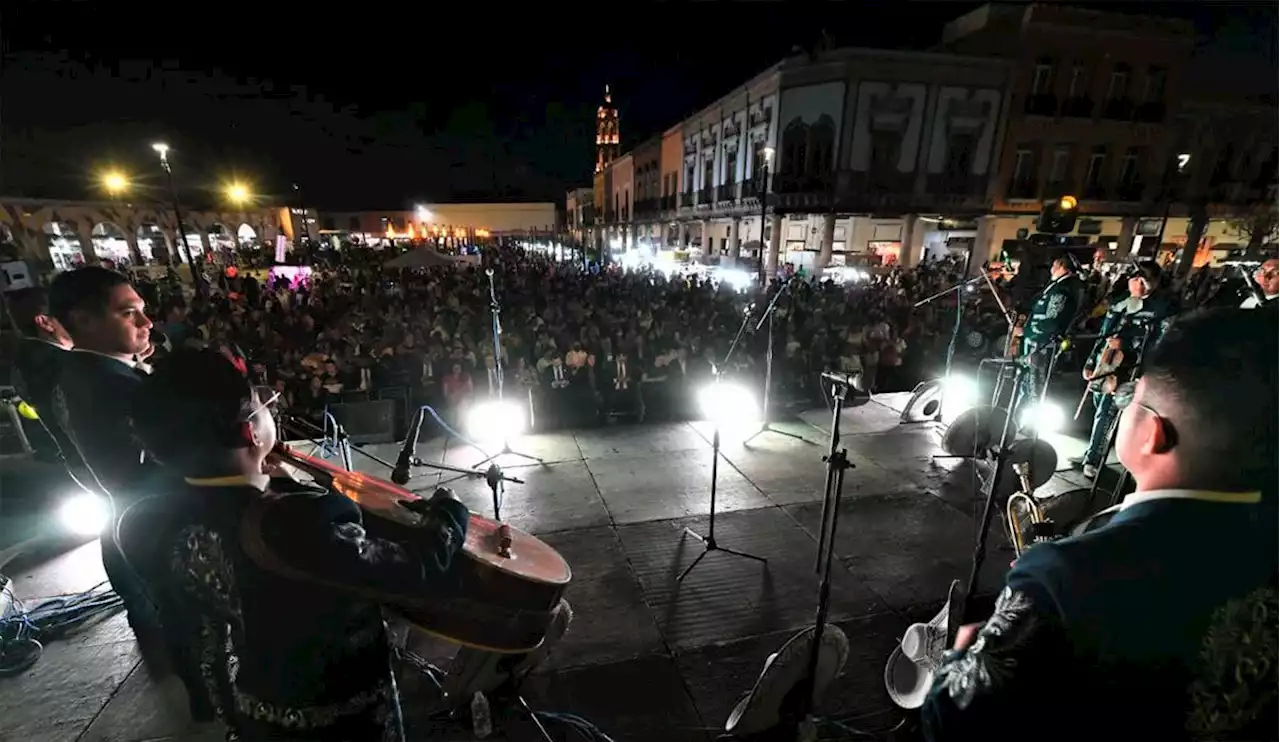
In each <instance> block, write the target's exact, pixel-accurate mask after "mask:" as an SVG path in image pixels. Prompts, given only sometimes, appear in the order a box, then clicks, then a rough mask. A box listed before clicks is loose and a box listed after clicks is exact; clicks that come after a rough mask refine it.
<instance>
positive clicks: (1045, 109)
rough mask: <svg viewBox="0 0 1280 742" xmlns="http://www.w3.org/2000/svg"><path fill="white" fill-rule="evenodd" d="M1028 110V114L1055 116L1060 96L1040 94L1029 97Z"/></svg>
mask: <svg viewBox="0 0 1280 742" xmlns="http://www.w3.org/2000/svg"><path fill="white" fill-rule="evenodd" d="M1026 112H1027V115H1028V116H1053V115H1055V114H1057V113H1058V97H1057V96H1056V95H1048V94H1043V93H1042V94H1040V95H1032V96H1030V97H1028V98H1027V107H1026Z"/></svg>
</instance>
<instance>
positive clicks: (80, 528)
mask: <svg viewBox="0 0 1280 742" xmlns="http://www.w3.org/2000/svg"><path fill="white" fill-rule="evenodd" d="M58 521H59V522H60V523H61V524H62V527H63V528H64V529H66V530H67V532H69V533H71V534H74V535H76V536H97V535H99V534H101V533H102V531H103V529H105V528H106V527H107V524H108V523H110V522H111V507H110V506H109V505H108V503H107V501H106V499H105V498H104V497H102V496H101V495H95V494H93V493H92V492H81V493H79V494H76V495H72V496H71V497H69V498H67V499H66V500H64V501H63V503H62V506H61V507H60V508H58Z"/></svg>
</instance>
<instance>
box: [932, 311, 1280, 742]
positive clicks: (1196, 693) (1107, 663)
mask: <svg viewBox="0 0 1280 742" xmlns="http://www.w3.org/2000/svg"><path fill="white" fill-rule="evenodd" d="M1278 354H1280V344H1278V343H1277V333H1276V331H1275V323H1274V318H1272V317H1268V316H1266V313H1263V312H1250V311H1244V310H1238V309H1227V310H1215V311H1212V312H1199V313H1196V314H1193V315H1189V316H1187V317H1185V318H1183V319H1180V320H1178V321H1176V322H1174V323H1173V325H1172V326H1171V327H1170V329H1169V330H1168V332H1167V333H1166V334H1165V336H1164V338H1163V339H1162V341H1161V342H1160V344H1159V345H1158V346H1157V347H1156V348H1155V349H1154V350H1153V351H1152V353H1151V355H1150V356H1149V358H1148V360H1147V363H1146V372H1145V374H1144V375H1143V376H1142V378H1140V379H1139V380H1138V381H1137V383H1136V384H1134V385H1126V387H1127V388H1125V389H1122V390H1121V391H1120V392H1119V393H1118V394H1117V398H1118V400H1119V402H1120V405H1121V407H1122V408H1123V412H1122V413H1121V417H1120V421H1119V426H1120V427H1119V434H1118V438H1117V448H1118V451H1119V455H1120V460H1121V462H1122V463H1123V464H1124V465H1125V467H1126V468H1127V469H1128V470H1129V472H1130V473H1131V474H1132V475H1133V478H1134V480H1135V482H1136V484H1137V491H1136V492H1134V493H1133V494H1131V495H1129V496H1128V497H1126V498H1125V500H1124V502H1123V503H1122V504H1121V505H1119V506H1117V507H1116V508H1114V509H1112V511H1111V512H1109V513H1107V514H1106V515H1107V516H1109V517H1110V520H1109V521H1107V522H1106V523H1105V524H1104V525H1101V526H1099V527H1097V528H1093V529H1088V528H1086V531H1085V532H1084V533H1083V534H1082V535H1077V536H1073V537H1071V538H1067V539H1063V540H1060V541H1057V542H1052V543H1047V544H1040V545H1037V546H1033V547H1032V548H1031V549H1030V550H1029V551H1027V552H1026V553H1025V554H1024V555H1023V556H1022V557H1021V558H1019V559H1018V561H1017V562H1016V563H1015V564H1014V567H1013V570H1012V571H1011V572H1010V573H1009V575H1008V577H1007V578H1006V582H1005V588H1004V590H1003V591H1002V592H1001V594H1000V596H999V598H998V599H997V602H996V608H995V611H994V613H993V615H992V616H991V618H990V619H989V620H987V622H986V623H984V624H982V625H981V626H978V625H970V626H965V627H962V628H961V629H960V630H959V632H958V634H957V637H956V648H955V649H954V650H953V651H950V652H947V653H946V654H945V655H944V657H943V661H942V664H941V667H940V668H939V670H938V672H937V675H936V676H935V679H934V683H933V687H932V689H931V690H930V692H929V695H928V698H927V700H926V701H925V704H924V707H923V709H922V719H923V722H924V727H925V736H926V738H928V739H930V740H951V739H964V740H975V739H981V740H1002V739H1010V740H1013V739H1017V740H1022V739H1026V738H1027V735H1028V732H1029V730H1031V731H1030V734H1031V736H1032V737H1034V738H1036V739H1037V740H1058V739H1062V740H1080V739H1089V738H1096V739H1151V740H1156V739H1158V740H1180V739H1188V738H1191V739H1266V738H1269V737H1270V736H1271V735H1273V734H1274V732H1275V727H1274V724H1275V719H1276V714H1277V710H1276V687H1275V671H1274V667H1275V664H1274V663H1275V651H1276V649H1275V636H1276V634H1275V627H1276V623H1277V613H1276V611H1277V609H1276V573H1277V559H1276V552H1277V542H1276V510H1275V496H1276V491H1275V483H1276V457H1277V445H1276V438H1277V418H1280V410H1278V403H1277V381H1278V380H1277V367H1276V357H1277V355H1278ZM1102 520H1103V518H1095V519H1094V521H1092V522H1091V524H1092V523H1097V522H1101V521H1102Z"/></svg>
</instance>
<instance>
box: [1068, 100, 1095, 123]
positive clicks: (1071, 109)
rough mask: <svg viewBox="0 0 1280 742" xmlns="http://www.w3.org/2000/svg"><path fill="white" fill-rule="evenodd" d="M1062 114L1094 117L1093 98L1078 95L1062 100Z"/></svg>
mask: <svg viewBox="0 0 1280 742" xmlns="http://www.w3.org/2000/svg"><path fill="white" fill-rule="evenodd" d="M1062 115H1063V116H1066V117H1068V118H1076V119H1088V118H1093V98H1090V97H1089V96H1087V95H1077V96H1075V97H1074V98H1067V99H1066V100H1065V101H1063V102H1062Z"/></svg>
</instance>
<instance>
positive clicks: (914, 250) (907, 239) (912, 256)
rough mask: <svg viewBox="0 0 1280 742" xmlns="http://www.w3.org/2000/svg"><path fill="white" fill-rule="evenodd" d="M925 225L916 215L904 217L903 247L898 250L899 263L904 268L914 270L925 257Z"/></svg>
mask: <svg viewBox="0 0 1280 742" xmlns="http://www.w3.org/2000/svg"><path fill="white" fill-rule="evenodd" d="M924 227H925V224H924V223H923V222H921V221H920V219H919V217H917V216H916V215H915V214H907V215H906V216H903V217H902V246H901V247H900V248H899V250H898V263H899V264H901V265H902V267H903V268H913V267H915V266H916V265H917V264H919V262H920V258H921V257H922V256H923V255H924V233H925V229H924Z"/></svg>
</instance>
